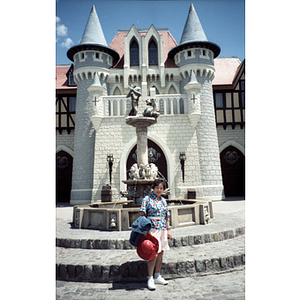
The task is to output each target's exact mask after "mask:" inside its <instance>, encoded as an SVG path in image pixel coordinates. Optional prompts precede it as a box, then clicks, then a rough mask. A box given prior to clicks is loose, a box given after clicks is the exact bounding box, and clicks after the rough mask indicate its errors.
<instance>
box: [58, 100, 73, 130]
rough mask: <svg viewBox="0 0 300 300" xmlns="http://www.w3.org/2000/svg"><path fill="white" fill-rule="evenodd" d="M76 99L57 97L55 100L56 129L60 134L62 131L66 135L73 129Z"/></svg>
mask: <svg viewBox="0 0 300 300" xmlns="http://www.w3.org/2000/svg"><path fill="white" fill-rule="evenodd" d="M75 109H76V97H74V96H58V97H57V98H56V129H58V131H59V133H60V134H61V133H62V131H63V130H67V132H68V133H70V132H71V129H74V128H75Z"/></svg>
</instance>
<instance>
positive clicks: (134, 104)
mask: <svg viewBox="0 0 300 300" xmlns="http://www.w3.org/2000/svg"><path fill="white" fill-rule="evenodd" d="M128 88H129V92H128V94H127V96H126V98H129V97H130V98H131V111H130V112H129V116H136V115H137V113H138V106H139V98H140V97H141V96H142V94H141V93H140V92H139V91H140V89H141V88H140V87H138V86H134V87H131V86H128Z"/></svg>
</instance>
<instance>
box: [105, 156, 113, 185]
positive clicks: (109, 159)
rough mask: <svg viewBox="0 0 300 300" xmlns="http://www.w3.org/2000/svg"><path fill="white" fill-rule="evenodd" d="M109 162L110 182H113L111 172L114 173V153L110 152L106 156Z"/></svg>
mask: <svg viewBox="0 0 300 300" xmlns="http://www.w3.org/2000/svg"><path fill="white" fill-rule="evenodd" d="M106 160H107V162H108V167H109V182H110V184H111V173H112V166H113V163H114V156H113V155H112V154H108V155H107V158H106Z"/></svg>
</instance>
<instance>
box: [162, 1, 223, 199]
mask: <svg viewBox="0 0 300 300" xmlns="http://www.w3.org/2000/svg"><path fill="white" fill-rule="evenodd" d="M220 51H221V50H220V47H219V46H218V45H217V44H215V43H213V42H210V41H208V40H207V38H206V35H205V33H204V30H203V28H202V25H201V23H200V20H199V18H198V15H197V13H196V11H195V8H194V6H193V4H191V6H190V10H189V14H188V17H187V20H186V23H185V26H184V30H183V33H182V37H181V40H180V43H179V45H178V46H176V47H174V48H173V49H172V50H171V51H170V52H169V54H168V56H169V58H174V60H175V64H176V65H177V66H178V67H179V72H180V75H181V78H182V80H181V82H180V92H181V93H182V94H186V95H187V102H188V115H189V119H190V121H191V125H192V127H194V128H195V130H196V134H197V143H198V153H199V162H200V174H201V190H202V195H200V197H201V198H202V199H211V200H221V199H223V198H224V188H223V182H222V173H221V165H220V154H219V145H218V137H217V130H216V121H215V111H214V102H213V101H214V100H213V90H212V79H213V78H214V72H215V68H214V58H216V57H217V56H218V55H219V54H220Z"/></svg>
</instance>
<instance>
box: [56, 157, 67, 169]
mask: <svg viewBox="0 0 300 300" xmlns="http://www.w3.org/2000/svg"><path fill="white" fill-rule="evenodd" d="M69 164H70V159H69V158H68V157H67V156H58V157H57V158H56V166H57V168H58V169H65V168H67V167H68V166H69Z"/></svg>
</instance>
